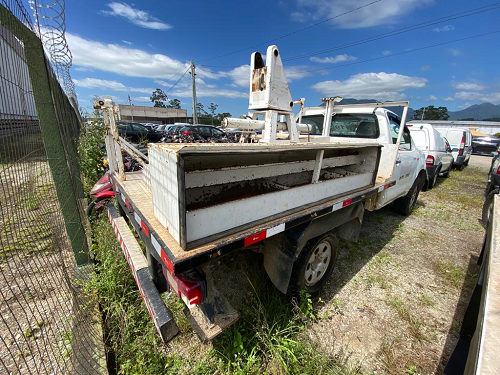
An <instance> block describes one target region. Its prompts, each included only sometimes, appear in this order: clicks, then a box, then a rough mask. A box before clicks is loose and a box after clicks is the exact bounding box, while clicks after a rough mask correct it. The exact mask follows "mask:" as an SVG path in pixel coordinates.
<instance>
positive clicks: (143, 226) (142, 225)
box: [141, 220, 149, 237]
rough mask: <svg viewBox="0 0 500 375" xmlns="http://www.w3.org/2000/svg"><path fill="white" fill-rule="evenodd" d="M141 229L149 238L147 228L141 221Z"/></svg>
mask: <svg viewBox="0 0 500 375" xmlns="http://www.w3.org/2000/svg"><path fill="white" fill-rule="evenodd" d="M141 229H142V231H143V232H144V234H145V235H146V237H149V228H148V226H147V225H146V224H144V221H142V220H141Z"/></svg>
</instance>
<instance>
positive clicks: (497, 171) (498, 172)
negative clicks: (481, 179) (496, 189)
mask: <svg viewBox="0 0 500 375" xmlns="http://www.w3.org/2000/svg"><path fill="white" fill-rule="evenodd" d="M495 174H497V175H500V165H499V166H498V168H497V170H496V172H495Z"/></svg>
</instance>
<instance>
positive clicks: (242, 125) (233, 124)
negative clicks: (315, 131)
mask: <svg viewBox="0 0 500 375" xmlns="http://www.w3.org/2000/svg"><path fill="white" fill-rule="evenodd" d="M276 125H277V126H276V128H277V130H288V127H287V125H286V123H285V122H278V123H277V124H276ZM265 126H266V122H265V121H263V120H252V119H246V118H232V117H226V118H225V119H224V120H222V127H224V128H236V129H241V130H263V129H264V128H265ZM311 129H312V126H311V125H310V124H297V130H298V131H300V132H304V133H308V132H310V131H311Z"/></svg>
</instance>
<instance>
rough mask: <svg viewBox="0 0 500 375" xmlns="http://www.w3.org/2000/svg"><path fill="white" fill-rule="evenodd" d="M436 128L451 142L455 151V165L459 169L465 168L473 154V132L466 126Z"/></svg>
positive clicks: (453, 151)
mask: <svg viewBox="0 0 500 375" xmlns="http://www.w3.org/2000/svg"><path fill="white" fill-rule="evenodd" d="M434 127H435V128H436V130H437V131H438V132H439V133H440V134H441V136H443V137H444V138H446V139H447V140H448V142H450V146H451V150H452V153H453V158H454V159H455V161H454V162H453V166H454V167H455V168H457V169H458V170H460V171H461V170H462V169H464V167H465V166H467V164H469V159H470V155H471V154H472V134H471V132H470V130H469V129H465V128H446V127H439V126H434Z"/></svg>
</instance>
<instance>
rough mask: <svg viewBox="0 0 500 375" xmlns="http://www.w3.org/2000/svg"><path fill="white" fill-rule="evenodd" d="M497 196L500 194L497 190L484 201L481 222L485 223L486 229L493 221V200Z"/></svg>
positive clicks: (499, 190)
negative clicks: (491, 220)
mask: <svg viewBox="0 0 500 375" xmlns="http://www.w3.org/2000/svg"><path fill="white" fill-rule="evenodd" d="M495 194H500V189H495V190H493V191H491V192H490V193H489V194H488V195H487V196H486V199H485V200H484V204H483V212H482V215H481V221H482V222H483V225H484V226H485V227H487V226H488V222H489V221H490V219H491V214H492V213H493V199H494V195H495Z"/></svg>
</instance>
